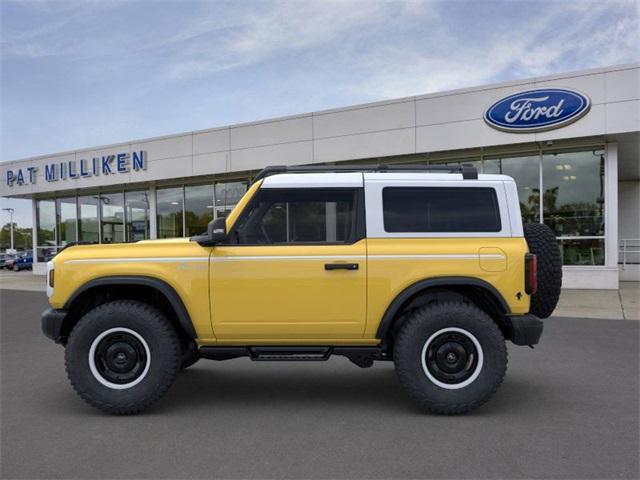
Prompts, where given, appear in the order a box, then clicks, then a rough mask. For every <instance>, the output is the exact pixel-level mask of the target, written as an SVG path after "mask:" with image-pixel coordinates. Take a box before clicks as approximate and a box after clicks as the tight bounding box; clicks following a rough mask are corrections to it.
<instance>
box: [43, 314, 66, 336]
mask: <svg viewBox="0 0 640 480" xmlns="http://www.w3.org/2000/svg"><path fill="white" fill-rule="evenodd" d="M66 316H67V312H66V311H65V310H56V309H54V308H48V309H46V310H45V311H44V312H42V317H41V319H40V321H41V322H42V333H44V335H45V336H46V337H48V338H50V339H51V340H53V341H54V342H56V343H63V342H64V340H65V339H64V338H63V336H62V324H63V323H64V319H65V318H66Z"/></svg>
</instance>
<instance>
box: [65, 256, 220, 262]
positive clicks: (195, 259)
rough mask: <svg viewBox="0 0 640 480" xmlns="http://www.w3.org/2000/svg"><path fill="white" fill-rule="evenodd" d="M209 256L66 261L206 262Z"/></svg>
mask: <svg viewBox="0 0 640 480" xmlns="http://www.w3.org/2000/svg"><path fill="white" fill-rule="evenodd" d="M208 260H209V257H141V258H79V259H76V260H66V261H65V262H64V263H137V262H140V263H149V262H153V263H185V262H190V263H191V262H206V261H208Z"/></svg>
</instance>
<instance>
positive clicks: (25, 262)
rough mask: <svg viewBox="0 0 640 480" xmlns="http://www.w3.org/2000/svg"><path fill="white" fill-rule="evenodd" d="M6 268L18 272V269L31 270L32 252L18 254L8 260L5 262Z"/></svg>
mask: <svg viewBox="0 0 640 480" xmlns="http://www.w3.org/2000/svg"><path fill="white" fill-rule="evenodd" d="M6 268H7V269H11V270H13V271H14V272H19V271H20V270H31V269H32V268H33V254H32V253H31V252H26V253H23V254H21V255H18V256H17V257H15V258H14V259H12V260H11V261H10V262H7V267H6Z"/></svg>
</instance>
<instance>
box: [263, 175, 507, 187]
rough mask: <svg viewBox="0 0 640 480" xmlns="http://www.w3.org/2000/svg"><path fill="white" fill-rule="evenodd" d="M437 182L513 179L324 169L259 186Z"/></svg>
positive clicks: (281, 177)
mask: <svg viewBox="0 0 640 480" xmlns="http://www.w3.org/2000/svg"><path fill="white" fill-rule="evenodd" d="M365 180H366V181H374V182H379V181H382V182H384V181H390V182H395V181H412V182H413V181H420V180H424V181H429V182H433V181H437V182H443V183H444V182H464V183H466V182H474V183H477V182H483V181H484V182H492V181H494V182H495V181H505V182H513V181H514V180H513V178H511V177H509V176H507V175H484V174H480V175H478V180H464V179H463V178H462V174H460V173H430V172H365V173H362V172H327V173H283V174H276V175H271V176H269V177H267V178H265V179H264V183H263V184H262V188H322V187H362V186H363V185H364V181H365Z"/></svg>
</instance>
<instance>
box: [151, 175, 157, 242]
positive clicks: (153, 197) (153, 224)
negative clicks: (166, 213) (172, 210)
mask: <svg viewBox="0 0 640 480" xmlns="http://www.w3.org/2000/svg"><path fill="white" fill-rule="evenodd" d="M157 211H158V210H157V208H156V186H155V185H151V186H150V187H149V230H150V232H149V238H150V239H151V240H155V239H156V238H158V223H157V219H158V217H157Z"/></svg>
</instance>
